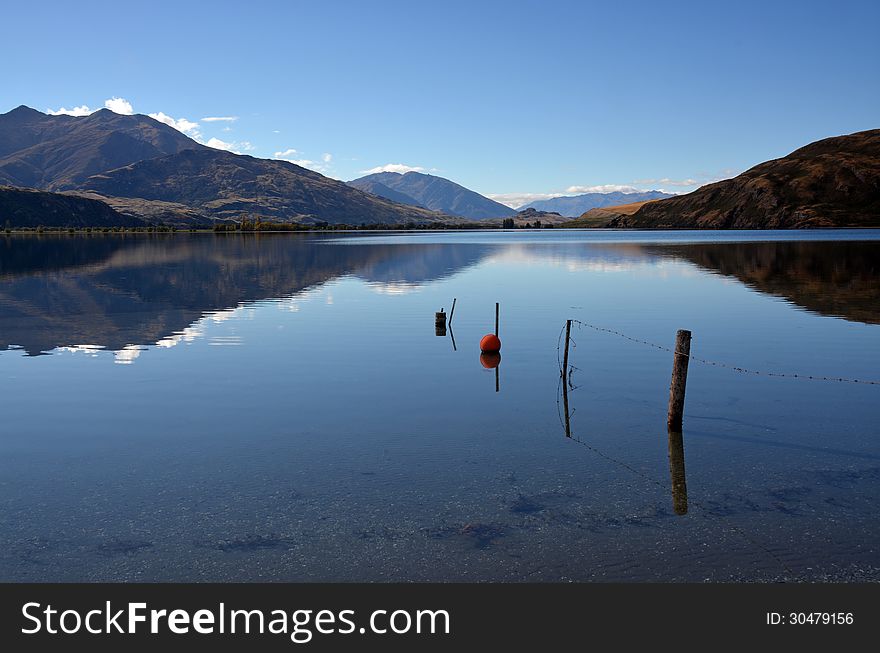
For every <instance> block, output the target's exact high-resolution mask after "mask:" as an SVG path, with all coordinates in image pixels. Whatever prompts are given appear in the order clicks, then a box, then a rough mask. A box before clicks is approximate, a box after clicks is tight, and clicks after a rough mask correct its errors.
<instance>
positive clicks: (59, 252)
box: [0, 234, 880, 355]
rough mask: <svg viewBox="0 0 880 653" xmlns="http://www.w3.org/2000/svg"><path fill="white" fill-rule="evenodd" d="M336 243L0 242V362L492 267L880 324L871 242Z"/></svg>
mask: <svg viewBox="0 0 880 653" xmlns="http://www.w3.org/2000/svg"><path fill="white" fill-rule="evenodd" d="M334 240H335V238H334V237H333V236H312V235H291V234H276V235H259V236H247V235H246V236H233V235H228V236H214V235H210V234H199V235H185V234H181V235H152V236H141V235H138V236H134V237H132V236H124V237H123V236H114V235H111V236H98V235H94V236H86V237H63V236H46V237H6V238H4V239H2V240H0V350H2V349H9V348H11V347H22V348H23V349H24V350H25V351H26V352H27V353H28V354H30V355H37V354H40V353H47V352H51V351H52V350H53V349H56V348H58V347H71V346H82V345H84V344H85V345H88V346H91V347H94V348H105V349H111V350H118V351H120V350H125V349H126V348H132V347H137V346H140V345H149V344H155V343H158V342H160V341H162V340H163V339H165V338H168V337H170V336H172V335H174V334H180V333H182V332H184V330H185V329H186V328H187V327H189V326H190V325H192V324H193V323H194V322H196V321H197V320H199V319H200V318H202V317H203V316H205V315H206V314H209V313H212V312H215V311H222V310H225V309H231V308H235V307H238V306H240V305H242V304H246V303H249V302H254V301H258V300H266V299H278V298H288V297H293V296H296V295H297V294H300V293H302V292H303V291H305V290H308V289H310V288H313V287H316V286H319V285H321V284H324V283H326V282H328V281H331V280H333V279H336V278H339V277H344V276H354V277H358V278H360V279H363V280H364V281H366V282H367V283H369V284H371V285H373V286H374V287H375V288H376V289H377V290H381V291H385V292H389V293H394V292H403V291H405V290H406V289H407V288H412V287H418V286H421V285H424V284H428V283H430V282H432V281H435V280H438V279H442V278H444V277H447V276H450V275H452V274H455V273H456V272H459V271H461V270H463V269H465V268H468V267H470V266H474V265H476V264H478V263H480V262H481V261H484V260H486V259H487V258H489V257H504V256H511V257H522V258H524V259H531V260H548V259H550V260H559V261H563V262H564V263H565V264H567V265H569V267H570V268H571V269H572V270H573V271H580V270H583V271H586V272H589V271H590V270H603V269H608V268H616V269H621V268H623V269H625V268H627V267H628V266H629V267H631V266H634V265H639V264H652V263H654V264H656V263H658V262H660V261H662V260H663V259H675V260H684V261H688V262H691V263H693V264H696V265H697V266H699V267H700V268H703V269H705V270H708V271H710V272H712V273H717V274H720V275H724V276H728V277H731V278H735V279H737V280H739V281H740V282H742V283H744V284H746V285H748V286H750V287H751V288H753V289H755V290H757V291H759V292H761V293H766V294H770V295H775V296H779V297H782V298H784V299H785V300H786V301H789V302H791V303H793V304H795V305H798V306H800V307H802V308H805V309H807V310H809V311H813V312H816V313H819V314H822V315H828V316H834V317H842V318H844V319H847V320H853V321H859V322H865V323H872V324H876V323H880V284H878V283H877V279H878V276H880V273H878V268H877V266H878V263H877V261H878V254H880V244H878V243H877V242H871V241H867V242H851V241H850V242H848V241H840V242H814V241H807V242H738V243H734V242H728V243H695V244H637V243H617V244H610V243H601V244H598V243H583V242H571V243H565V242H562V243H560V242H555V243H552V244H550V243H535V242H531V243H523V242H518V243H509V244H508V243H504V242H503V241H498V242H495V243H490V242H460V243H434V242H417V241H416V242H405V239H404V242H402V243H399V244H381V243H379V244H373V243H371V242H370V240H369V238H364V239H363V244H361V243H360V242H358V239H351V238H349V239H347V242H346V244H345V246H332V245H333V241H334Z"/></svg>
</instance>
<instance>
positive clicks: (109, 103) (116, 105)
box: [46, 97, 134, 117]
mask: <svg viewBox="0 0 880 653" xmlns="http://www.w3.org/2000/svg"><path fill="white" fill-rule="evenodd" d="M104 108H106V109H110V111H112V112H113V113H119V114H122V115H123V116H130V115H131V114H133V113H134V107H132V106H131V102H129V101H128V100H126V99H125V98H121V97H112V98H110V99H109V100H104ZM95 111H97V109H90V108H89V107H88V105H86V104H83V105H82V106H79V107H73V108H72V109H65V108H64V107H61V108H60V109H46V113H48V114H49V115H50V116H77V117H81V116H88V115H91V114H93V113H95Z"/></svg>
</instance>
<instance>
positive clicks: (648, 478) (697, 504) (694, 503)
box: [556, 375, 799, 577]
mask: <svg viewBox="0 0 880 653" xmlns="http://www.w3.org/2000/svg"><path fill="white" fill-rule="evenodd" d="M566 376H567V375H566ZM563 383H568V379H567V378H564V377H563V376H562V375H560V376H559V383H558V384H557V386H556V414H557V417H558V418H559V425H560V426H561V427H562V430H563V432H565V422H564V421H563V417H562V404H561V401H560V395H561V394H562V384H563ZM572 389H575V390H576V389H577V386H573V387H572ZM576 412H577V411H576V410H574V409H572V410H569V414H568V417H569V421H571V419H572V417H574V414H575V413H576ZM566 439H567V440H571V441H572V442H576V443H577V444H579V445H581V446H582V447H584V448H586V449H588V450H590V451H591V452H592V453H594V454H596V455H597V456H599V457H600V458H604V459H605V460H607V461H608V462H610V463H613V464H615V465H617V466H618V467H622V468H623V469H625V470H627V471H628V472H630V473H631V474H633V475H635V476H638V477H639V478H641V479H642V480H643V481H645V482H646V483H649V484H651V485H654V486H656V487H659V488H661V489H662V490H664V491H665V492H670V491H671V490H672V486H671V485H670V484H668V483H666V482H664V481H661V480H659V479H658V478H657V477H655V476H652V475H650V474H648V473H647V472H645V471H643V470H640V469H637V468H636V467H633V466H632V465H630V464H629V463H627V462H625V461H623V460H620V459H619V458H615V457H614V456H611V455H609V454H607V453H605V452H604V451H602V450H601V449H599V448H597V447H595V446H593V445H591V444H588V443H586V442H584V441H583V440H581V439H580V438H579V437H577V436H576V435H566ZM687 503H688V506H691V507H694V508H697V509H698V510H700V511H701V512H702V513H703V514H704V515H705V516H706V517H708V518H709V519H715V520H718V521H723V522H724V523H726V524H727V526H728V527H729V528H731V529H732V530H733V531H734V532H736V533H737V534H738V535H739V536H740V537H741V538H742V539H743V540H744V541H746V542H748V543H749V544H750V545H752V546H754V547H755V548H757V549H760V550H761V551H763V552H764V553H766V554H767V555H768V556H770V557H771V558H772V559H773V560H774V561H775V562H776V563H777V564H778V565H779V566H780V567H781V568H782V569H783V570H785V571H786V572H787V573H789V574H790V575H792V576H795V577H798V576H799V574H797V573H796V572H795V571H794V570H793V569H792V568H791V567H789V566H788V564H786V562H785V560H783V559H782V558H781V557H779V556H778V555H776V554H775V553H774V552H773V551H771V550H770V549H769V548H767V547H766V546H764V545H763V544H761V542H759V541H757V540H756V539H754V538H752V537H751V536H750V535H749V534H748V533H747V532H746V531H745V530H744V529H743V528H741V527H739V526H737V525H736V524H733V523H731V522H730V521H729V520H727V519H725V516H724V515H720V514H718V513H717V511H715V510H714V509H713V508H711V507H709V506H707V505H706V504H705V503H703V502H701V501H698V500H695V499H694V498H693V496H692V495H689V496H688V499H687Z"/></svg>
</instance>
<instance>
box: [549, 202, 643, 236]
mask: <svg viewBox="0 0 880 653" xmlns="http://www.w3.org/2000/svg"><path fill="white" fill-rule="evenodd" d="M655 201H657V200H645V201H644V202H632V203H630V204H620V205H618V206H603V207H597V208H595V209H590V210H589V211H586V212H584V214H583V215H581V216H580V217H579V218H577V219H575V220H572V221H571V222H567V223H565V224H564V225H563V226H564V227H569V228H574V229H584V228H591V229H592V228H596V227H607V226H608V223H609V222H611V221H612V220H614V219H615V218H619V217H622V216H628V215H633V214H634V213H635V212H636V211H638V210H639V209H640V208H642V207H643V206H644V205H645V204H647V203H648V202H655Z"/></svg>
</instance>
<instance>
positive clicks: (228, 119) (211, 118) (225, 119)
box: [202, 116, 238, 122]
mask: <svg viewBox="0 0 880 653" xmlns="http://www.w3.org/2000/svg"><path fill="white" fill-rule="evenodd" d="M236 120H238V116H208V117H207V118H202V122H235V121H236Z"/></svg>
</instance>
